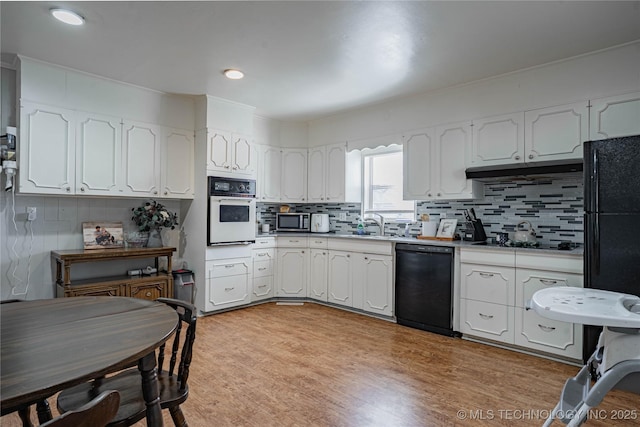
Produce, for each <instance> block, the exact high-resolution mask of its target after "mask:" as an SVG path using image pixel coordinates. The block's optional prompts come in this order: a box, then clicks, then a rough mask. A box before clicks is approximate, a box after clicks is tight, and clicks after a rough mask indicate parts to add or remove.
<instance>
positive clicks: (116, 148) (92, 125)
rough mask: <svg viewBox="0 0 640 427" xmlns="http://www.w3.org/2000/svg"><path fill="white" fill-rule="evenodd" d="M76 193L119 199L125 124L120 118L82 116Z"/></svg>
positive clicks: (77, 158) (77, 151)
mask: <svg viewBox="0 0 640 427" xmlns="http://www.w3.org/2000/svg"><path fill="white" fill-rule="evenodd" d="M77 118H78V127H77V132H76V164H77V168H76V192H77V193H80V194H91V195H100V196H108V195H119V194H120V191H121V189H122V169H121V168H122V161H121V159H122V124H121V119H119V118H116V117H108V116H101V115H98V114H92V113H78V116H77Z"/></svg>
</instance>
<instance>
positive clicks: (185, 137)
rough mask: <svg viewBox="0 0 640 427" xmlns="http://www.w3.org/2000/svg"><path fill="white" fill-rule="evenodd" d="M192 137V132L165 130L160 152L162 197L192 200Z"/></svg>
mask: <svg viewBox="0 0 640 427" xmlns="http://www.w3.org/2000/svg"><path fill="white" fill-rule="evenodd" d="M194 148H195V146H194V135H193V132H192V131H188V130H181V129H165V133H164V144H163V150H162V156H163V159H162V196H163V197H174V198H179V199H193V196H194V191H193V178H194V169H193V163H194Z"/></svg>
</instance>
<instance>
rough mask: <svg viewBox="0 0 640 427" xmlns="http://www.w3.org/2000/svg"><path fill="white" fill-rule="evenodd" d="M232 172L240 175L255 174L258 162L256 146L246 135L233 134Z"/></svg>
mask: <svg viewBox="0 0 640 427" xmlns="http://www.w3.org/2000/svg"><path fill="white" fill-rule="evenodd" d="M231 159H232V160H231V172H232V173H234V174H238V175H251V176H253V175H255V174H256V166H257V164H258V162H257V152H256V148H255V147H254V146H253V144H251V140H250V138H249V137H248V136H246V135H240V134H233V135H231Z"/></svg>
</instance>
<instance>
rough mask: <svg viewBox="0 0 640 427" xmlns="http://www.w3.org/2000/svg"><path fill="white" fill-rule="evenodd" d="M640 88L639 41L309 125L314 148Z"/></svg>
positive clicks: (351, 112)
mask: <svg viewBox="0 0 640 427" xmlns="http://www.w3.org/2000/svg"><path fill="white" fill-rule="evenodd" d="M638 90H640V42H635V43H631V44H627V45H624V46H620V47H617V48H614V49H609V50H605V51H600V52H595V53H592V54H588V55H583V56H580V57H575V58H571V59H567V60H564V61H558V62H555V63H552V64H548V65H545V66H540V67H536V68H531V69H528V70H524V71H520V72H515V73H510V74H507V75H503V76H498V77H493V78H490V79H485V80H482V81H478V82H474V83H469V84H466V85H462V86H457V87H454V88H449V89H443V90H439V91H435V92H431V93H424V94H416V95H413V96H410V97H406V98H402V99H396V100H393V101H389V102H384V103H381V104H378V105H374V106H371V107H368V108H362V109H358V110H353V111H350V112H347V113H344V114H336V115H333V116H329V117H325V118H322V119H319V120H315V121H312V122H310V123H309V146H312V147H313V146H318V145H324V144H330V143H333V142H335V141H344V140H356V139H365V138H375V137H378V136H385V135H397V134H400V133H402V132H403V131H407V130H411V129H419V128H424V127H428V126H433V125H437V124H444V123H450V122H457V121H463V120H472V119H476V118H481V117H488V116H492V115H498V114H503V113H510V112H516V111H524V110H531V109H535V108H541V107H547V106H553V105H560V104H566V103H571V102H577V101H586V100H589V99H594V98H601V97H606V96H610V95H617V94H621V93H626V92H634V91H638Z"/></svg>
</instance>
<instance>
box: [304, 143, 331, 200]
mask: <svg viewBox="0 0 640 427" xmlns="http://www.w3.org/2000/svg"><path fill="white" fill-rule="evenodd" d="M308 165H309V167H308V170H307V180H308V183H309V184H308V187H307V196H308V198H309V201H310V202H324V199H325V195H326V191H325V187H326V186H325V180H326V179H327V178H326V177H325V172H326V166H325V147H316V148H310V149H309V158H308Z"/></svg>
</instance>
